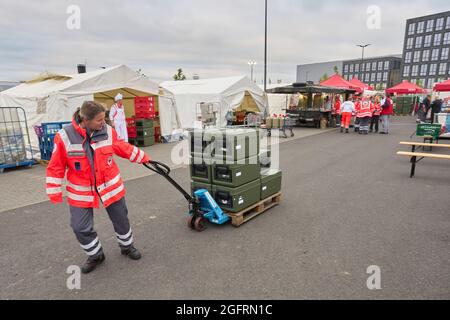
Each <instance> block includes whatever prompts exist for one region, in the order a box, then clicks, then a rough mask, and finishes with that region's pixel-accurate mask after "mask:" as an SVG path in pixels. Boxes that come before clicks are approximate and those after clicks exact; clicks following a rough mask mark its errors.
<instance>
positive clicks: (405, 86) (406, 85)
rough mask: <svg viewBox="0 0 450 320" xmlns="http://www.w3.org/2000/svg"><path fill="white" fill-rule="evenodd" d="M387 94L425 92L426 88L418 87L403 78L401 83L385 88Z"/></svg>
mask: <svg viewBox="0 0 450 320" xmlns="http://www.w3.org/2000/svg"><path fill="white" fill-rule="evenodd" d="M386 93H389V94H394V93H396V94H417V93H426V90H425V89H423V88H421V87H419V86H418V85H416V84H414V83H411V82H409V81H408V80H403V82H402V83H400V84H398V85H396V86H395V87H392V88H389V89H387V90H386Z"/></svg>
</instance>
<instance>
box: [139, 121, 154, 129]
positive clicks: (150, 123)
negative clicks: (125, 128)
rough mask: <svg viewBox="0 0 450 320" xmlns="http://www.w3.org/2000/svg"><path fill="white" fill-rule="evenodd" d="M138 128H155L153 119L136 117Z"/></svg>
mask: <svg viewBox="0 0 450 320" xmlns="http://www.w3.org/2000/svg"><path fill="white" fill-rule="evenodd" d="M135 124H136V128H138V129H139V128H153V126H154V124H153V120H152V119H136V120H135Z"/></svg>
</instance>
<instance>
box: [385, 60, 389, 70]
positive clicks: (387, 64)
mask: <svg viewBox="0 0 450 320" xmlns="http://www.w3.org/2000/svg"><path fill="white" fill-rule="evenodd" d="M384 70H389V61H385V62H384Z"/></svg>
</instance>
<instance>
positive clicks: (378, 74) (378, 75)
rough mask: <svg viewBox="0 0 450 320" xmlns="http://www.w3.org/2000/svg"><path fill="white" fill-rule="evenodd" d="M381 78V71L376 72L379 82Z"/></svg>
mask: <svg viewBox="0 0 450 320" xmlns="http://www.w3.org/2000/svg"><path fill="white" fill-rule="evenodd" d="M381 79H383V74H382V73H381V72H378V73H377V81H378V82H380V81H381Z"/></svg>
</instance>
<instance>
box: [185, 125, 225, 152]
mask: <svg viewBox="0 0 450 320" xmlns="http://www.w3.org/2000/svg"><path fill="white" fill-rule="evenodd" d="M222 137H223V131H222V130H221V129H207V130H201V129H195V130H194V129H191V130H189V142H190V148H191V154H194V153H198V154H202V155H203V158H209V157H211V156H212V153H213V150H214V146H215V145H214V141H215V140H216V139H221V138H222Z"/></svg>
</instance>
